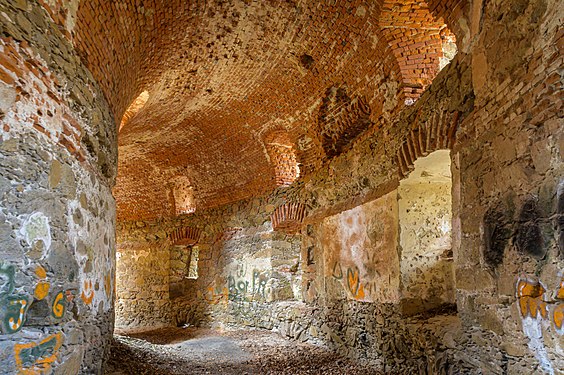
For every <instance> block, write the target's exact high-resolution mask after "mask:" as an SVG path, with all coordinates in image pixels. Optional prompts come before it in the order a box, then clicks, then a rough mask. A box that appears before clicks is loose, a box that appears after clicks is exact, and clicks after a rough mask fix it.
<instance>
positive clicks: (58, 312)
mask: <svg viewBox="0 0 564 375" xmlns="http://www.w3.org/2000/svg"><path fill="white" fill-rule="evenodd" d="M63 297H64V294H63V292H59V293H57V295H56V296H55V300H54V301H53V308H52V311H53V316H54V317H55V318H57V319H60V318H62V317H63V315H64V314H65V301H64V300H63Z"/></svg>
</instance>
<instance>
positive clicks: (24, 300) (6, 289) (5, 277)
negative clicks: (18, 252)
mask: <svg viewBox="0 0 564 375" xmlns="http://www.w3.org/2000/svg"><path fill="white" fill-rule="evenodd" d="M15 274H16V268H15V266H14V265H5V264H0V328H1V330H2V332H3V333H16V332H18V331H19V330H20V329H21V328H22V327H23V324H24V322H25V314H26V312H27V310H28V309H29V306H30V304H31V298H30V297H29V296H26V295H22V294H14V288H15V282H14V278H15Z"/></svg>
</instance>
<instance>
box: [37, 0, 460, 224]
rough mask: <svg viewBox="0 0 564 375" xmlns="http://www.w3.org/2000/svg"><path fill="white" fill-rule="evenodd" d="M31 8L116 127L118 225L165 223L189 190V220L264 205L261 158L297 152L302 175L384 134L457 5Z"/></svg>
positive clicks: (418, 83)
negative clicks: (194, 210)
mask: <svg viewBox="0 0 564 375" xmlns="http://www.w3.org/2000/svg"><path fill="white" fill-rule="evenodd" d="M43 3H44V6H45V7H46V8H47V9H48V11H49V12H50V13H51V14H52V16H53V18H54V19H56V20H57V21H58V22H59V23H60V24H61V25H62V26H64V28H65V30H66V31H67V34H68V37H69V38H70V39H71V40H72V42H73V44H74V45H75V48H76V49H77V50H78V52H79V54H80V56H81V58H82V59H83V61H84V62H85V63H86V65H87V67H88V68H89V69H90V71H91V72H92V74H93V75H94V77H95V78H96V79H97V80H98V81H99V83H100V85H101V86H102V89H103V91H104V93H105V95H106V97H107V99H108V102H109V103H110V106H111V108H112V110H113V112H114V115H115V118H116V122H117V123H118V124H117V126H118V127H120V122H121V129H120V132H119V136H118V139H119V167H118V181H117V185H116V187H115V190H114V193H115V196H116V199H117V203H118V218H120V219H127V220H129V219H147V218H155V217H162V216H170V215H174V214H175V213H177V212H178V206H179V202H175V196H176V197H178V196H182V194H180V195H179V194H178V192H175V191H174V190H175V189H189V191H190V193H191V194H193V200H194V202H195V204H196V206H197V207H198V209H199V208H205V207H213V206H216V205H220V204H224V203H228V202H232V201H235V200H237V199H242V198H247V197H249V196H252V195H256V194H259V193H262V192H265V191H267V190H268V189H272V188H273V187H275V186H276V183H277V178H276V176H275V170H276V168H275V166H274V165H273V164H274V163H275V161H276V160H281V159H280V158H279V157H276V155H275V154H274V153H273V151H272V150H285V149H286V148H287V149H289V150H291V151H292V152H295V160H297V162H299V163H301V164H302V166H301V169H302V171H301V173H302V175H303V174H307V173H309V172H310V171H311V170H313V169H315V168H317V167H319V166H320V165H322V164H323V162H324V161H325V160H327V159H328V158H330V157H332V156H334V155H336V154H338V153H339V152H341V151H342V150H343V148H344V147H346V146H347V144H348V143H349V142H351V141H352V140H353V139H354V137H355V136H356V135H358V134H359V133H361V132H363V131H365V130H366V129H368V128H377V127H381V126H385V125H386V124H387V123H389V119H390V118H391V116H393V115H394V114H395V113H397V112H398V111H399V110H400V109H401V108H402V106H403V105H404V103H405V101H406V99H407V100H409V99H410V98H416V97H417V95H419V94H420V93H421V91H422V90H423V89H424V87H425V86H426V85H428V84H429V83H430V82H431V80H432V78H433V77H434V76H435V75H436V73H437V72H438V67H439V59H440V58H441V57H443V56H442V49H441V45H442V43H443V41H444V40H443V39H444V37H445V35H446V36H448V35H451V34H450V32H448V30H447V29H445V27H446V25H445V23H448V24H449V25H450V23H451V22H453V20H454V19H456V12H457V11H458V10H457V9H458V8H460V7H461V4H460V3H461V0H435V1H429V2H428V3H426V2H422V1H411V0H403V1H399V0H398V1H390V0H386V1H384V0H380V1H358V0H346V1H345V0H343V1H340V0H337V1H291V0H287V1H244V0H240V1H213V0H212V1H210V0H206V1H203V0H196V1H188V0H117V1H116V0H88V1H86V0H82V1H78V0H44V1H43ZM136 99H137V100H136ZM132 103H133V105H132V106H131V108H130V110H129V111H127V113H126V110H127V109H128V107H130V105H131V104H132ZM345 112H347V113H345ZM124 114H125V117H124ZM122 118H124V121H123V122H122V121H121V119H122ZM273 134H274V136H273ZM280 134H282V136H280ZM273 139H274V140H276V139H284V142H286V144H283V145H280V144H279V143H276V142H277V141H272V140H273ZM339 142H340V143H339ZM272 145H274V146H272ZM335 145H337V146H338V147H337V146H335ZM271 146H272V147H271ZM269 147H270V148H269ZM273 147H274V148H273ZM292 160H294V159H292ZM278 180H279V179H278ZM177 181H182V183H181V184H178V183H177ZM175 207H176V209H175Z"/></svg>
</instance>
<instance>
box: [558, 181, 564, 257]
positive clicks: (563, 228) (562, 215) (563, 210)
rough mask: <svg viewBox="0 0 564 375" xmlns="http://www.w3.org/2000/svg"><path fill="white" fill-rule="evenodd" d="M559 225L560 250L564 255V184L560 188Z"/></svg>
mask: <svg viewBox="0 0 564 375" xmlns="http://www.w3.org/2000/svg"><path fill="white" fill-rule="evenodd" d="M556 213H557V226H558V251H559V253H560V255H561V256H564V185H562V186H560V189H558V207H557V208H556Z"/></svg>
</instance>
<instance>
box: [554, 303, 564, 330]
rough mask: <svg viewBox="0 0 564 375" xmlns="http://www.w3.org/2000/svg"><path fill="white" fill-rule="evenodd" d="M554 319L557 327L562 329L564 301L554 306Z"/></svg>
mask: <svg viewBox="0 0 564 375" xmlns="http://www.w3.org/2000/svg"><path fill="white" fill-rule="evenodd" d="M552 321H553V322H554V325H555V326H556V328H558V329H559V330H561V329H562V323H563V322H564V303H559V304H558V305H556V306H555V307H554V310H553V311H552Z"/></svg>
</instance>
